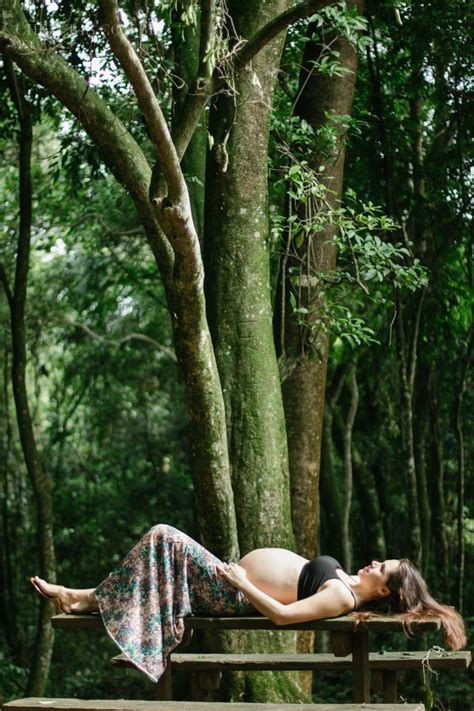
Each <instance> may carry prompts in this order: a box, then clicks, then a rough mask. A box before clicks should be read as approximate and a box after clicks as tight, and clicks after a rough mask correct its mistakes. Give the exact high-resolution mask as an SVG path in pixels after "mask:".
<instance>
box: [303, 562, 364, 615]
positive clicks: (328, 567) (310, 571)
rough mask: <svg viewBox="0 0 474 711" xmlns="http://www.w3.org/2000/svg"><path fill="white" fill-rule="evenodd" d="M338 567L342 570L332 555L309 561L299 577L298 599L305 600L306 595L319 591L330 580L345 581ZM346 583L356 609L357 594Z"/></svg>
mask: <svg viewBox="0 0 474 711" xmlns="http://www.w3.org/2000/svg"><path fill="white" fill-rule="evenodd" d="M338 569H340V570H342V567H341V565H340V564H339V563H338V561H337V560H336V559H335V558H331V556H330V555H318V556H317V558H313V560H310V561H308V562H307V563H306V564H305V565H304V566H303V568H302V569H301V573H300V576H299V578H298V600H304V599H305V598H306V597H310V596H311V595H314V593H316V592H318V590H319V588H320V587H321V585H324V583H325V582H326V581H328V580H340V581H341V583H344V581H343V580H342V579H341V578H340V577H339V575H338V574H337V573H336V570H338ZM344 585H345V586H346V588H347V589H348V590H349V591H350V593H351V595H352V597H353V598H354V609H355V607H356V605H357V600H356V596H355V594H354V592H353V590H351V588H350V587H349V585H347V584H346V583H344Z"/></svg>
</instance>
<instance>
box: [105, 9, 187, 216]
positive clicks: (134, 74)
mask: <svg viewBox="0 0 474 711" xmlns="http://www.w3.org/2000/svg"><path fill="white" fill-rule="evenodd" d="M100 6H101V12H102V26H103V28H104V32H105V34H106V35H107V38H108V40H109V44H110V46H111V48H112V51H113V53H114V54H115V56H116V57H117V59H118V61H119V62H120V66H121V67H122V69H123V70H124V72H125V74H126V76H127V77H128V79H129V81H130V83H131V85H132V87H133V90H134V92H135V95H136V97H137V100H138V103H139V104H140V107H141V109H142V111H143V114H144V116H145V120H146V122H147V125H148V129H149V131H150V137H151V140H152V143H153V145H154V147H155V151H156V154H157V157H158V159H159V161H160V164H161V169H162V171H163V175H164V177H165V180H166V183H167V185H168V194H169V196H170V198H171V200H172V201H173V202H174V203H181V202H183V201H184V200H186V196H187V189H186V183H185V180H184V177H183V173H182V171H181V166H180V163H179V158H178V155H177V153H176V149H175V146H174V143H173V141H172V139H171V135H170V131H169V128H168V124H167V123H166V120H165V117H164V116H163V112H162V110H161V106H160V104H159V103H158V100H157V98H156V95H155V92H154V91H153V87H152V86H151V83H150V81H149V79H148V77H147V74H146V72H145V69H144V67H143V65H142V63H141V62H140V59H139V58H138V56H137V53H136V52H135V50H134V48H133V47H132V45H131V43H130V42H129V40H128V38H127V37H126V35H125V33H124V32H123V31H122V28H121V27H120V24H119V21H118V5H117V2H116V0H101V2H100Z"/></svg>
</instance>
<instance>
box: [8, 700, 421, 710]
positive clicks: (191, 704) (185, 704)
mask: <svg viewBox="0 0 474 711" xmlns="http://www.w3.org/2000/svg"><path fill="white" fill-rule="evenodd" d="M217 708H219V709H220V711H301V704H247V703H235V702H234V703H220V702H219V703H217V704H216V703H212V704H210V703H204V702H199V701H197V702H196V701H128V700H121V699H118V700H115V699H114V700H112V701H109V700H105V699H97V700H91V701H84V700H82V699H38V698H33V699H18V700H17V701H10V703H8V704H4V705H3V709H5V711H40V709H53V711H216V709H217ZM304 709H305V711H425V707H424V705H423V704H370V703H369V704H304Z"/></svg>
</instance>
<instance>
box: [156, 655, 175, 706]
mask: <svg viewBox="0 0 474 711" xmlns="http://www.w3.org/2000/svg"><path fill="white" fill-rule="evenodd" d="M171 696H172V694H171V664H170V662H169V661H168V664H167V665H166V667H165V670H164V672H163V674H162V675H161V676H160V678H159V679H158V681H157V683H156V684H155V699H156V700H157V701H171Z"/></svg>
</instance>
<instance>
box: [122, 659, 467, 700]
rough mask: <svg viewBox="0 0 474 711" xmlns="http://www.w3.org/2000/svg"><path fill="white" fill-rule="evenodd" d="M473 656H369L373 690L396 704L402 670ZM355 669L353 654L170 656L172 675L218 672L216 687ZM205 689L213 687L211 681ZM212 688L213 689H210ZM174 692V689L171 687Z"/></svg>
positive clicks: (452, 664)
mask: <svg viewBox="0 0 474 711" xmlns="http://www.w3.org/2000/svg"><path fill="white" fill-rule="evenodd" d="M111 661H112V665H113V666H114V667H121V668H129V669H133V668H135V667H134V664H133V662H131V661H130V660H129V659H128V658H127V657H126V656H125V655H124V654H119V655H117V656H115V657H113V659H112V660H111ZM470 664H471V653H470V652H467V651H462V652H444V653H441V652H437V651H436V650H430V651H429V652H428V651H427V652H380V653H374V652H371V653H370V654H369V667H370V671H371V680H372V688H373V689H374V690H377V691H379V690H380V691H382V694H383V700H384V702H385V703H396V701H397V699H398V693H397V672H398V671H402V670H421V669H422V668H423V666H426V667H427V668H428V667H429V668H430V669H434V670H438V669H468V668H469V666H470ZM351 669H352V655H348V656H347V657H336V656H334V655H333V654H183V653H172V654H171V655H170V674H172V673H173V672H175V671H187V672H193V673H197V674H200V673H201V674H203V673H207V672H214V673H217V675H216V677H215V682H214V685H213V686H214V688H217V686H218V684H219V681H220V673H221V672H222V671H323V672H324V671H325V672H338V671H350V670H351ZM204 678H205V679H206V682H205V684H204V685H203V686H204V688H206V687H207V688H208V689H209V687H210V686H211V685H210V684H209V678H207V677H204ZM211 688H212V687H211ZM170 692H171V686H170Z"/></svg>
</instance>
